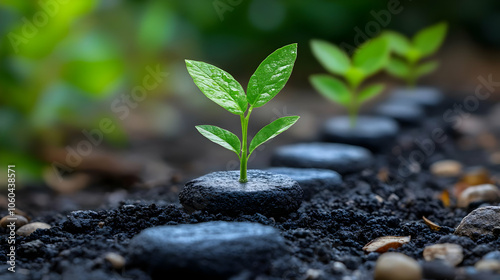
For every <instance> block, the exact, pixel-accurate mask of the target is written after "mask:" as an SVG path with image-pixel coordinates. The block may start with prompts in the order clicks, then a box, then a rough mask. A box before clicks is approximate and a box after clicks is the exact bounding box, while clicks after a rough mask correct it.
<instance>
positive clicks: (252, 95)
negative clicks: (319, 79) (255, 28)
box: [186, 44, 299, 183]
mask: <svg viewBox="0 0 500 280" xmlns="http://www.w3.org/2000/svg"><path fill="white" fill-rule="evenodd" d="M296 58H297V44H291V45H287V46H284V47H282V48H280V49H278V50H276V51H275V52H273V53H272V54H270V55H269V56H268V57H267V58H266V59H264V61H262V63H261V64H260V65H259V67H257V70H255V72H254V73H253V75H252V76H251V77H250V81H249V82H248V86H247V93H246V95H245V91H244V90H243V87H242V86H241V85H240V83H238V81H236V80H235V79H234V78H233V77H232V76H231V75H230V74H229V73H227V72H226V71H224V70H222V69H220V68H217V67H215V66H213V65H210V64H208V63H204V62H200V61H193V60H186V66H187V70H188V72H189V74H190V75H191V77H192V78H193V81H194V83H195V84H196V85H197V86H198V88H199V89H200V90H201V91H202V92H203V94H205V96H206V97H208V98H209V99H210V100H212V101H213V102H215V103H217V104H218V105H220V106H221V107H222V108H224V109H226V110H227V111H229V112H230V113H233V114H235V115H239V116H240V120H241V131H242V137H241V140H242V141H240V139H239V138H238V136H236V135H235V134H233V133H232V132H230V131H228V130H225V129H222V128H220V127H217V126H213V125H198V126H196V129H197V130H198V131H199V132H200V133H201V134H202V135H203V136H205V137H206V138H208V139H209V140H210V141H212V142H214V143H216V144H219V145H221V146H222V147H224V148H226V149H228V150H231V151H233V152H235V153H236V154H237V155H238V158H239V160H240V179H239V181H240V182H241V183H246V182H247V181H248V179H247V162H248V158H249V157H250V156H251V154H252V152H253V151H254V150H255V149H256V148H257V147H258V146H260V145H262V144H263V143H265V142H266V141H268V140H270V139H272V138H274V137H276V136H277V135H278V134H280V133H282V132H283V131H285V130H287V129H288V128H290V127H291V126H292V125H293V124H294V123H295V122H296V121H297V120H298V119H299V117H298V116H287V117H282V118H279V119H277V120H275V121H273V122H271V123H270V124H268V125H266V126H264V127H263V128H262V129H261V130H260V131H259V132H257V134H255V136H254V138H253V139H252V141H251V142H250V147H248V146H247V133H248V120H249V118H250V114H251V113H252V111H253V109H254V108H258V107H261V106H263V105H264V104H266V103H267V102H269V101H270V100H271V99H273V97H275V96H276V95H277V94H278V93H279V92H280V91H281V89H283V87H284V86H285V84H286V82H287V81H288V78H290V75H291V74H292V70H293V65H294V63H295V59H296Z"/></svg>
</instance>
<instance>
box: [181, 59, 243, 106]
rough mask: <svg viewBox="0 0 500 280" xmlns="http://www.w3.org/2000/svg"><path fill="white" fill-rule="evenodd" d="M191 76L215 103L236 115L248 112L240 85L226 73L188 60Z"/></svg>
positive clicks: (206, 64)
mask: <svg viewBox="0 0 500 280" xmlns="http://www.w3.org/2000/svg"><path fill="white" fill-rule="evenodd" d="M186 67H187V70H188V72H189V75H191V77H192V78H193V81H194V83H195V84H196V85H197V86H198V88H199V89H200V90H201V91H202V92H203V94H205V96H206V97H208V98H209V99H210V100H212V101H213V102H215V103H217V104H218V105H219V106H221V107H222V108H224V109H226V110H228V111H229V112H230V113H233V114H236V115H243V114H244V113H245V111H246V110H247V106H248V105H247V99H246V96H245V92H244V91H243V88H242V87H241V85H240V83H238V81H236V80H235V79H234V78H233V76H231V75H230V74H229V73H227V72H226V71H224V70H222V69H220V68H217V67H215V66H213V65H210V64H208V63H205V62H201V61H193V60H186Z"/></svg>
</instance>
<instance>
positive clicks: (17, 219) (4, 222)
mask: <svg viewBox="0 0 500 280" xmlns="http://www.w3.org/2000/svg"><path fill="white" fill-rule="evenodd" d="M11 222H14V223H15V225H16V228H20V227H22V226H24V225H25V224H27V223H28V219H26V218H25V217H23V216H20V215H13V216H11V215H7V216H5V217H3V218H2V219H1V220H0V226H1V227H3V228H6V227H7V226H8V225H9V224H10V223H11Z"/></svg>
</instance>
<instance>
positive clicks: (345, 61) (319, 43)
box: [311, 40, 351, 75]
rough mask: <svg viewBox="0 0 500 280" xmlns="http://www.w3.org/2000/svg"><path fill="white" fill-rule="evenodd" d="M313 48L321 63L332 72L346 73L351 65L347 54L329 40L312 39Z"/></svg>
mask: <svg viewBox="0 0 500 280" xmlns="http://www.w3.org/2000/svg"><path fill="white" fill-rule="evenodd" d="M311 50H312V53H313V55H314V56H315V57H316V59H317V60H318V61H319V63H320V64H321V65H322V66H323V67H324V68H325V69H326V70H328V71H330V72H331V73H334V74H338V75H344V74H345V73H346V72H347V70H348V69H349V67H350V66H351V61H350V59H349V57H348V56H347V54H346V53H345V52H344V51H343V50H341V49H340V48H338V47H337V46H335V45H333V44H331V43H329V42H326V41H323V40H311Z"/></svg>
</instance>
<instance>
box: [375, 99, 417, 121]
mask: <svg viewBox="0 0 500 280" xmlns="http://www.w3.org/2000/svg"><path fill="white" fill-rule="evenodd" d="M374 113H375V114H377V115H380V116H384V117H388V118H392V119H395V120H396V121H397V122H398V123H400V124H401V125H417V124H419V123H420V122H422V121H423V120H424V119H425V110H424V109H422V106H421V105H419V104H415V103H412V102H406V101H403V102H398V101H393V102H388V103H384V104H381V105H379V106H377V107H376V108H375V110H374Z"/></svg>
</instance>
